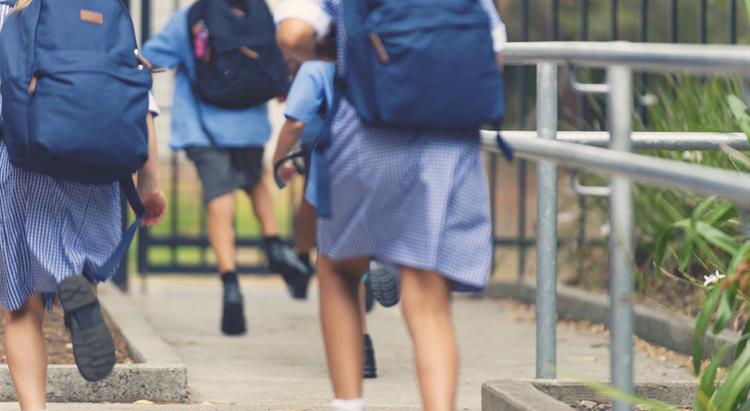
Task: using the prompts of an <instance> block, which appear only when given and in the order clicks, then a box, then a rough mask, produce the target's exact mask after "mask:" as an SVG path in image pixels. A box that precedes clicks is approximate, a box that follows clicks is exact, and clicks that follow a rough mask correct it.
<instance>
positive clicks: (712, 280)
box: [703, 270, 726, 287]
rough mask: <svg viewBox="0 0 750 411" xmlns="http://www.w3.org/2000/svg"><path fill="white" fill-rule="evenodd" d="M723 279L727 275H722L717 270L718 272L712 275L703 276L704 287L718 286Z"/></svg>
mask: <svg viewBox="0 0 750 411" xmlns="http://www.w3.org/2000/svg"><path fill="white" fill-rule="evenodd" d="M723 278H726V275H724V274H720V273H719V270H716V272H715V273H713V274H711V275H704V276H703V286H704V287H706V286H708V285H712V284H716V283H718V282H719V281H720V280H721V279H723Z"/></svg>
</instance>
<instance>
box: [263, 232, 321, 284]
mask: <svg viewBox="0 0 750 411" xmlns="http://www.w3.org/2000/svg"><path fill="white" fill-rule="evenodd" d="M263 244H264V246H265V249H266V257H267V258H268V267H269V268H270V269H271V272H274V273H278V274H281V277H282V278H283V279H284V282H285V283H286V285H287V286H288V287H290V288H291V289H295V290H297V289H305V296H307V291H306V290H307V284H308V283H309V282H310V274H309V272H308V269H307V267H306V266H305V263H303V262H302V260H300V258H299V256H297V253H295V252H294V250H293V249H292V247H290V246H289V245H288V244H286V243H285V242H283V241H281V239H280V238H279V237H267V238H264V239H263Z"/></svg>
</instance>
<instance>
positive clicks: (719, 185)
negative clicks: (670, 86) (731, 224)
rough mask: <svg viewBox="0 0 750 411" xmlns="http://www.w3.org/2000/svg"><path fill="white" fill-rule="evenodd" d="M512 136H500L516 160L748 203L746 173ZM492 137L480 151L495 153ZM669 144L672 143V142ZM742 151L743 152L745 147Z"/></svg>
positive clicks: (749, 187)
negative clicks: (512, 150) (551, 163)
mask: <svg viewBox="0 0 750 411" xmlns="http://www.w3.org/2000/svg"><path fill="white" fill-rule="evenodd" d="M515 134H516V133H504V134H503V138H504V139H505V140H506V141H507V142H508V144H510V145H511V146H512V147H513V149H514V150H515V152H516V154H518V155H519V156H520V157H524V158H529V159H534V160H547V161H552V162H554V163H557V164H558V165H564V166H567V167H571V168H574V169H586V170H592V171H600V172H604V173H608V174H617V175H623V176H629V177H631V178H634V179H636V180H639V181H642V182H645V183H651V184H654V185H658V186H662V187H669V188H682V189H685V190H690V191H694V192H697V193H701V194H707V195H719V196H721V197H726V198H727V199H730V200H732V201H734V202H735V203H737V204H740V205H747V204H750V174H747V173H740V172H734V171H729V170H722V169H718V168H711V167H705V166H700V165H695V164H687V163H682V162H679V161H674V160H667V159H662V158H657V157H650V156H646V155H640V154H633V153H628V152H620V151H614V150H610V149H606V148H600V147H592V146H585V145H581V144H576V143H571V142H562V141H554V140H544V139H541V138H528V137H519V136H517V135H515ZM495 138H496V134H495V133H494V132H491V131H483V132H482V141H483V144H484V148H485V149H488V150H492V151H498V148H497V142H496V140H495ZM745 143H747V139H745ZM670 144H674V141H671V142H670ZM744 148H745V149H747V145H745V147H744Z"/></svg>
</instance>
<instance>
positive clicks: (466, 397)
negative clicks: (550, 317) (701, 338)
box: [0, 277, 689, 411]
mask: <svg viewBox="0 0 750 411" xmlns="http://www.w3.org/2000/svg"><path fill="white" fill-rule="evenodd" d="M146 285H147V292H146V293H145V294H141V291H140V286H139V285H137V284H136V285H134V287H133V298H134V300H135V301H136V303H137V305H138V306H139V307H140V309H141V310H142V312H143V314H144V316H145V317H146V319H147V321H148V322H149V323H150V324H151V325H152V326H153V327H154V329H155V330H156V331H157V333H158V334H159V335H160V336H161V337H162V338H163V339H164V340H165V341H166V342H167V343H168V344H169V345H171V346H172V347H174V349H175V350H176V352H177V354H178V355H179V356H180V357H181V358H182V360H183V361H184V362H185V364H186V365H187V366H188V370H189V380H190V388H191V392H192V400H193V402H194V403H197V404H196V405H189V406H185V405H182V406H166V405H164V406H156V405H107V406H103V405H91V406H84V405H67V406H63V405H54V404H53V405H51V406H50V408H49V409H50V411H56V410H59V411H73V410H76V411H78V410H81V411H85V410H89V409H91V410H100V409H105V410H151V409H153V410H157V411H161V410H206V411H209V410H249V409H252V410H256V409H269V410H275V409H325V406H326V404H328V402H329V401H330V399H331V389H330V385H329V382H328V378H327V374H326V369H325V359H324V355H323V346H322V341H321V335H320V329H319V326H318V321H317V311H318V310H317V303H316V301H315V298H313V299H311V300H310V301H306V302H293V301H291V300H290V299H289V298H288V297H287V295H286V293H285V290H284V288H283V285H282V283H281V282H280V281H279V280H277V279H275V278H273V279H258V278H248V279H244V280H243V281H242V287H243V290H244V292H245V296H246V300H247V314H248V323H249V328H250V330H249V331H250V332H249V333H248V335H246V336H243V337H235V338H228V337H224V336H222V335H221V333H220V332H219V330H218V321H219V314H220V310H219V301H220V292H221V288H220V285H219V282H218V280H216V279H214V278H190V277H171V278H164V277H162V278H155V279H150V280H149V281H148V282H147V284H146ZM313 294H316V293H313ZM455 318H456V324H457V329H458V334H459V338H460V342H461V354H462V373H461V374H462V375H461V386H460V393H459V409H461V410H478V409H480V401H481V398H480V387H481V385H482V383H483V382H485V381H488V380H492V379H500V378H531V377H533V376H534V339H535V330H534V324H533V322H531V321H530V320H528V319H523V320H521V319H518V316H517V315H516V313H513V312H507V310H506V309H503V307H502V306H501V304H500V303H499V302H497V301H493V300H489V299H472V298H468V297H459V298H457V299H456V302H455ZM368 321H369V325H370V332H371V334H372V336H373V338H374V341H375V346H376V352H377V360H378V371H379V373H380V378H378V379H377V380H371V381H367V382H366V384H365V391H366V394H365V395H366V398H367V401H368V404H369V405H370V406H371V409H418V408H419V398H418V393H417V387H416V381H415V378H414V371H413V367H412V355H411V348H410V344H409V339H408V335H407V333H406V330H405V328H404V325H403V322H402V321H401V318H400V314H399V311H398V310H397V309H383V308H381V307H378V308H376V309H375V311H374V312H373V313H372V314H370V316H369V317H368ZM559 346H560V347H559V353H558V359H559V375H560V377H561V378H570V379H575V378H578V379H581V378H584V379H606V378H607V375H608V366H607V364H608V355H609V354H608V347H607V341H606V339H604V338H603V337H602V336H598V335H592V334H583V333H579V332H576V331H574V330H573V329H571V328H570V327H560V328H559ZM636 368H637V370H636V375H637V376H638V378H639V379H641V380H644V381H664V380H672V381H675V380H681V381H685V380H688V379H689V375H688V373H687V372H686V371H685V370H684V369H682V368H680V367H679V366H677V365H674V364H669V363H664V362H660V361H658V360H656V359H652V358H648V357H646V356H644V355H640V354H639V355H638V357H637V361H636ZM201 403H204V405H200V404H201ZM205 403H207V404H205ZM14 409H16V408H15V407H14V406H13V405H11V404H2V405H0V411H5V410H14Z"/></svg>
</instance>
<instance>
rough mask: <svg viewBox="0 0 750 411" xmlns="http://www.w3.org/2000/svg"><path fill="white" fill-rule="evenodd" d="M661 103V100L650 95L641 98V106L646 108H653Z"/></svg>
mask: <svg viewBox="0 0 750 411" xmlns="http://www.w3.org/2000/svg"><path fill="white" fill-rule="evenodd" d="M658 102H659V98H658V97H656V96H655V95H653V94H651V93H648V94H644V95H642V96H641V104H643V105H644V106H653V105H654V104H656V103H658Z"/></svg>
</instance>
